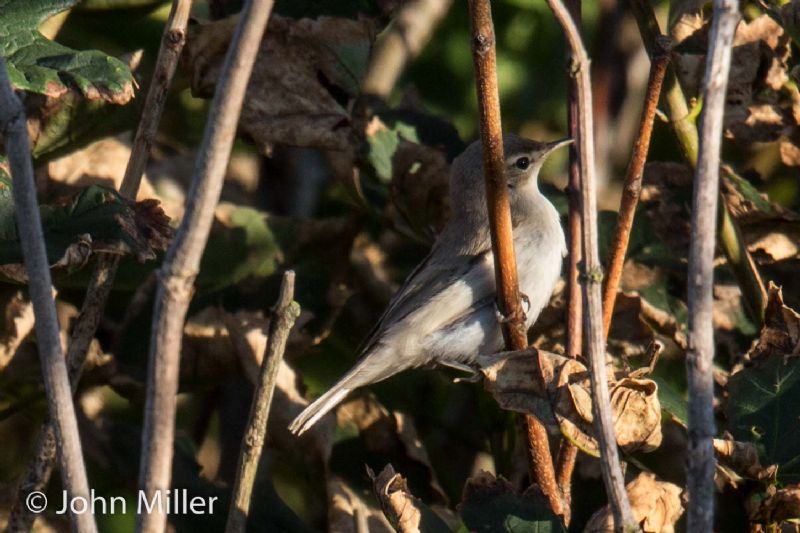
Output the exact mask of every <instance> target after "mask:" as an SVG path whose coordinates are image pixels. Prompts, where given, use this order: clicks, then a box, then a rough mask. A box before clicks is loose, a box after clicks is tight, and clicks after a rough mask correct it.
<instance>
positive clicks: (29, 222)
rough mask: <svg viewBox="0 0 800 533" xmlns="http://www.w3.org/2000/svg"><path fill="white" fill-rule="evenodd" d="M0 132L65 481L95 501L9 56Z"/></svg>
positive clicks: (79, 520) (83, 516)
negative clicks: (68, 370)
mask: <svg viewBox="0 0 800 533" xmlns="http://www.w3.org/2000/svg"><path fill="white" fill-rule="evenodd" d="M0 134H2V137H3V138H4V144H5V148H6V152H7V154H8V164H9V167H10V170H11V176H12V178H13V188H12V189H13V195H14V209H15V211H16V218H17V230H18V232H19V239H20V242H21V246H22V255H23V257H24V259H25V270H26V273H27V275H28V291H29V293H30V298H31V302H32V303H33V312H34V316H35V317H36V339H37V341H38V346H39V359H40V360H41V365H42V374H43V378H44V387H45V391H46V393H47V403H48V407H49V411H50V417H51V419H52V420H53V423H54V426H55V436H56V442H57V443H58V449H59V452H60V453H59V457H60V459H61V478H62V480H63V482H64V487H65V488H66V490H67V493H68V494H69V496H70V497H71V498H74V497H83V498H89V480H88V479H87V477H86V467H85V466H84V464H83V454H82V451H81V440H80V435H79V434H78V422H77V420H76V419H75V406H74V404H73V403H72V392H71V391H70V387H69V376H68V375H67V365H66V362H65V361H64V354H63V352H62V351H61V340H60V338H59V326H58V317H57V316H56V306H55V301H54V299H53V283H52V280H51V279H50V265H49V264H48V262H47V251H46V249H45V242H44V233H43V231H42V220H41V218H40V216H39V205H38V203H37V201H36V185H35V183H34V178H33V162H32V161H31V152H30V144H29V140H28V129H27V125H26V121H25V111H24V110H23V108H22V102H20V101H19V98H17V96H16V95H15V94H14V91H13V90H12V89H11V82H10V81H9V79H8V73H7V71H6V62H5V58H3V57H2V56H0ZM71 518H72V523H73V527H74V529H75V530H76V531H80V532H94V531H97V525H96V524H95V521H94V517H93V516H92V514H91V513H78V514H72V513H71Z"/></svg>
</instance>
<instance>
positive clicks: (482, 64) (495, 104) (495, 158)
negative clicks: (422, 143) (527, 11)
mask: <svg viewBox="0 0 800 533" xmlns="http://www.w3.org/2000/svg"><path fill="white" fill-rule="evenodd" d="M469 11H470V20H471V22H472V57H473V61H474V64H475V82H476V88H477V92H478V109H479V115H480V130H481V141H482V145H483V146H482V148H483V150H482V153H483V168H484V176H485V179H486V201H487V206H488V212H489V229H490V233H491V238H492V252H493V253H494V263H495V282H496V286H497V296H498V307H499V308H500V310H501V312H502V313H503V315H504V316H505V317H506V318H507V321H506V322H505V323H504V328H503V335H504V337H505V339H506V344H507V345H508V347H509V349H512V350H521V349H524V348H526V347H527V345H528V336H527V328H526V327H525V313H524V312H523V311H522V304H521V301H520V294H519V284H518V280H517V265H516V259H515V256H514V241H513V236H512V229H511V228H512V226H511V210H510V207H509V202H508V187H507V186H506V176H505V160H504V157H503V130H502V127H501V125H500V96H499V92H498V89H497V58H496V55H495V37H494V26H493V25H492V13H491V7H490V5H489V1H488V0H470V2H469ZM525 424H526V428H527V436H528V460H529V464H530V472H531V481H532V482H535V483H537V484H538V485H539V487H540V488H541V490H542V492H543V493H544V494H545V496H546V497H547V499H548V501H549V502H550V506H551V507H552V509H553V512H554V513H555V514H556V515H563V514H564V502H563V498H562V497H561V491H560V489H559V488H558V485H557V484H556V476H555V469H554V467H553V457H552V454H551V452H550V442H549V440H548V435H547V430H546V429H545V427H544V425H543V424H542V423H541V422H540V421H539V420H537V419H536V418H534V417H532V416H526V417H525Z"/></svg>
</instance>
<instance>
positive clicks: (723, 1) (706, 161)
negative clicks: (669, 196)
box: [686, 0, 739, 531]
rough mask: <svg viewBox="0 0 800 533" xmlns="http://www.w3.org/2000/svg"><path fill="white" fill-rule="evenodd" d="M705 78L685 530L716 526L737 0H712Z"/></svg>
mask: <svg viewBox="0 0 800 533" xmlns="http://www.w3.org/2000/svg"><path fill="white" fill-rule="evenodd" d="M713 5H714V14H713V18H712V21H711V32H710V34H709V38H708V55H707V58H706V72H705V78H704V80H703V111H702V114H701V119H700V120H701V127H700V144H699V154H698V159H697V168H696V171H695V179H694V194H693V200H692V233H691V239H690V245H689V279H688V282H687V285H688V287H687V290H688V307H689V319H688V321H689V334H688V340H689V348H688V350H687V354H686V369H687V373H688V381H689V443H688V454H689V458H688V490H689V506H688V513H687V514H688V530H689V531H711V530H712V529H713V527H714V468H715V459H714V446H713V438H714V434H715V427H714V377H713V372H712V371H713V363H714V324H713V314H712V306H713V302H714V295H713V289H714V247H715V238H714V237H715V235H716V228H717V200H718V198H719V166H720V150H721V146H722V120H723V115H724V112H725V91H726V90H727V87H728V74H729V72H730V64H731V49H732V47H733V37H734V34H735V33H736V25H737V24H738V23H739V8H738V1H737V0H714V4H713Z"/></svg>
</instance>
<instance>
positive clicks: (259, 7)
mask: <svg viewBox="0 0 800 533" xmlns="http://www.w3.org/2000/svg"><path fill="white" fill-rule="evenodd" d="M272 5H273V2H272V0H248V2H246V3H245V5H244V8H243V9H242V13H241V14H240V15H239V22H238V25H237V28H236V32H235V34H234V36H233V40H232V41H231V44H230V47H229V48H228V52H227V55H226V56H225V63H224V64H223V66H222V73H221V75H220V78H219V82H218V83H217V89H216V94H215V95H214V102H213V104H212V107H211V111H210V114H209V117H208V122H207V124H206V130H205V135H204V137H203V142H202V144H201V145H200V148H199V149H198V152H197V153H198V159H197V163H196V166H195V171H194V176H193V178H192V184H191V187H190V189H189V193H188V195H187V199H188V202H187V205H186V211H185V213H184V216H183V220H182V221H181V225H180V228H179V229H178V231H177V233H176V234H175V238H174V239H173V241H172V243H171V245H170V247H169V250H168V251H167V256H166V259H165V261H164V264H163V265H162V267H161V269H160V273H159V277H160V279H159V283H158V289H157V293H156V303H155V308H154V311H153V328H152V336H151V339H150V361H149V365H148V375H147V397H146V404H145V419H144V433H143V435H142V459H141V464H140V470H139V487H140V490H142V491H143V494H144V495H145V497H147V498H148V499H150V498H153V497H154V495H155V494H157V493H160V494H162V495H164V496H165V495H166V491H167V490H168V489H169V487H170V478H171V473H172V472H171V471H172V447H173V441H174V435H175V410H176V394H177V392H178V370H179V369H178V366H179V364H180V350H181V341H182V334H183V323H184V320H185V318H186V311H187V309H188V307H189V301H190V300H191V296H192V291H193V287H194V279H195V277H196V275H197V271H198V269H199V266H200V258H201V256H202V254H203V249H204V248H205V245H206V242H207V241H208V234H209V231H210V230H211V224H212V222H213V218H214V208H215V206H216V205H217V203H218V202H219V196H220V193H221V192H222V184H223V181H224V177H225V169H226V167H227V165H228V160H229V159H230V153H231V148H232V147H233V141H234V137H235V135H236V127H237V124H238V122H239V114H240V113H241V109H242V103H243V102H244V96H245V92H246V90H247V85H248V82H249V80H250V74H251V73H252V70H253V64H254V63H255V60H256V56H257V55H258V50H259V47H260V45H261V40H262V38H263V36H264V32H265V30H266V27H267V21H268V20H269V15H270V13H271V11H272ZM159 511H160V510H159ZM165 522H166V515H164V514H163V513H162V512H154V513H150V514H143V515H140V516H139V517H138V520H137V531H140V532H147V533H154V532H161V531H163V530H164V528H165Z"/></svg>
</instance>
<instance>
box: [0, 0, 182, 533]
mask: <svg viewBox="0 0 800 533" xmlns="http://www.w3.org/2000/svg"><path fill="white" fill-rule="evenodd" d="M191 7H192V1H191V0H174V1H173V3H172V10H171V11H170V14H169V18H168V19H167V23H166V26H165V28H164V33H163V35H162V37H161V47H160V48H159V52H158V57H157V59H156V66H155V69H154V71H153V79H152V80H151V82H150V88H149V89H148V92H147V98H146V99H145V103H144V108H143V111H142V118H141V120H140V122H139V126H138V129H137V131H136V136H135V138H134V141H133V147H132V148H131V156H130V159H129V160H128V165H127V167H126V169H125V177H124V178H123V180H122V185H121V186H120V192H121V194H122V195H123V196H125V197H126V198H130V199H132V200H133V199H135V198H136V193H137V192H138V190H139V184H140V183H141V180H142V175H143V174H144V167H145V164H146V163H147V160H148V158H149V156H150V149H151V147H152V144H153V140H154V139H155V135H156V132H157V131H158V124H159V122H160V121H161V115H162V112H163V110H164V104H165V102H166V99H167V92H168V91H169V87H170V85H171V83H172V77H173V75H174V74H175V69H176V67H177V65H178V59H179V58H180V55H181V51H182V50H183V45H184V43H185V41H186V26H187V24H188V22H189V13H190V11H191ZM118 266H119V256H116V255H105V254H103V255H101V256H100V257H99V258H98V260H97V264H96V265H95V268H94V271H93V273H92V277H91V278H90V280H89V286H88V287H87V289H86V297H85V298H84V301H83V306H82V308H81V313H80V315H79V316H78V318H77V320H76V322H75V326H74V328H73V330H72V334H71V335H70V341H69V345H68V348H67V368H68V371H69V379H70V385H71V389H72V393H73V394H74V393H75V390H76V389H77V386H78V382H79V381H80V374H81V371H82V369H83V363H84V361H85V360H86V351H87V349H88V347H89V343H90V342H91V340H92V338H94V334H95V332H96V331H97V326H98V325H99V324H100V319H101V318H102V315H103V309H105V306H106V302H107V301H108V296H109V294H110V293H111V288H112V286H113V284H114V278H115V276H116V273H117V268H118ZM55 454H56V446H55V432H54V428H53V425H52V423H51V422H49V421H48V422H47V423H46V424H45V425H44V426H43V427H42V430H41V431H40V433H39V436H38V437H37V440H36V444H35V448H34V453H33V458H32V459H31V461H30V462H29V463H28V467H27V469H26V471H25V474H23V477H22V481H21V482H20V486H19V489H18V491H17V499H16V501H15V502H14V506H13V508H12V510H11V514H10V516H9V519H8V531H9V533H15V532H22V531H29V530H30V529H31V526H32V525H33V521H34V519H35V516H34V514H33V513H31V511H30V510H29V509H28V508H27V506H26V505H25V498H27V497H28V494H30V493H31V492H33V491H41V490H44V489H45V488H46V487H47V483H48V482H49V480H50V476H51V474H52V471H53V464H54V461H55Z"/></svg>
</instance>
